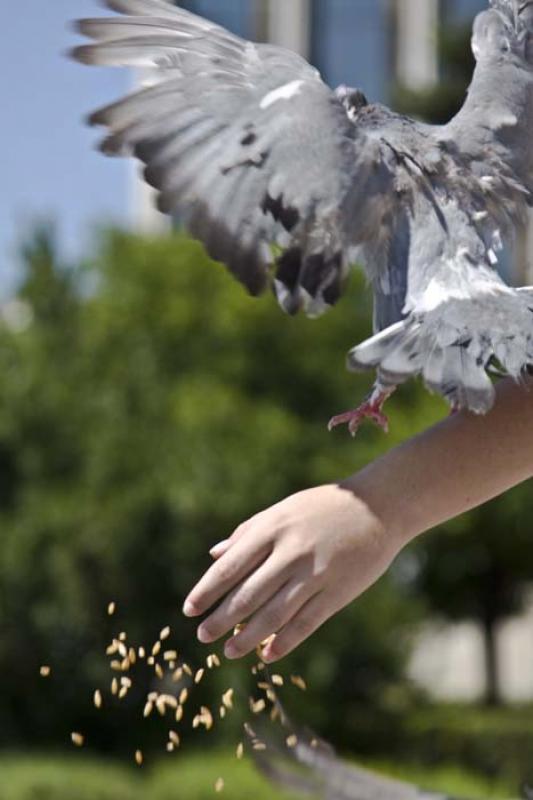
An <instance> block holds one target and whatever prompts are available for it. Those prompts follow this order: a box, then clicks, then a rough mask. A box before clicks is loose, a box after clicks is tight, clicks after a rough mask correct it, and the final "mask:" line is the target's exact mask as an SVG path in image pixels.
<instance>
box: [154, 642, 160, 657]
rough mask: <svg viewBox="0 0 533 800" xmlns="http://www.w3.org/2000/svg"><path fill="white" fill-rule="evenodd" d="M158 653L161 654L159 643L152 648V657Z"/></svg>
mask: <svg viewBox="0 0 533 800" xmlns="http://www.w3.org/2000/svg"><path fill="white" fill-rule="evenodd" d="M160 652H161V642H156V643H155V644H154V646H153V647H152V655H153V656H158V655H159V653H160Z"/></svg>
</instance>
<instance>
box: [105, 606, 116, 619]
mask: <svg viewBox="0 0 533 800" xmlns="http://www.w3.org/2000/svg"><path fill="white" fill-rule="evenodd" d="M116 610H117V604H116V603H113V602H111V603H109V605H108V606H107V613H108V616H110V617H112V616H113V614H114V613H115V611H116Z"/></svg>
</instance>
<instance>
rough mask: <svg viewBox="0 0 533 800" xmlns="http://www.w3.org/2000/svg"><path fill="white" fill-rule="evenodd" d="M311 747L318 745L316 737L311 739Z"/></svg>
mask: <svg viewBox="0 0 533 800" xmlns="http://www.w3.org/2000/svg"><path fill="white" fill-rule="evenodd" d="M311 747H318V739H311Z"/></svg>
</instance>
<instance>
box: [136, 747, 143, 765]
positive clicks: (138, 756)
mask: <svg viewBox="0 0 533 800" xmlns="http://www.w3.org/2000/svg"><path fill="white" fill-rule="evenodd" d="M143 761H144V756H143V754H142V750H136V751H135V762H136V764H137V765H138V766H139V767H142V765H143Z"/></svg>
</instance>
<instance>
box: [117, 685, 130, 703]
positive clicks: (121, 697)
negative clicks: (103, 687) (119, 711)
mask: <svg viewBox="0 0 533 800" xmlns="http://www.w3.org/2000/svg"><path fill="white" fill-rule="evenodd" d="M127 694H128V688H127V686H123V687H122V689H121V690H120V692H119V693H118V699H119V700H124V698H125V697H126V695H127Z"/></svg>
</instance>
